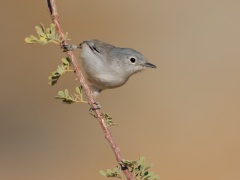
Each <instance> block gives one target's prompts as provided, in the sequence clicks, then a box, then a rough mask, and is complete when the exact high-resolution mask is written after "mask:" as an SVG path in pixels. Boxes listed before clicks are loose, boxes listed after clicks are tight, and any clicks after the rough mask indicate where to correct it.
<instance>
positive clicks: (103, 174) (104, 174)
mask: <svg viewBox="0 0 240 180" xmlns="http://www.w3.org/2000/svg"><path fill="white" fill-rule="evenodd" d="M99 173H100V174H101V175H102V176H105V177H107V174H106V173H105V172H104V171H102V170H100V171H99Z"/></svg>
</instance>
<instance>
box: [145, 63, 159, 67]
mask: <svg viewBox="0 0 240 180" xmlns="http://www.w3.org/2000/svg"><path fill="white" fill-rule="evenodd" d="M143 66H144V67H148V68H157V66H155V65H154V64H151V63H149V62H146V63H145V64H144V65H143Z"/></svg>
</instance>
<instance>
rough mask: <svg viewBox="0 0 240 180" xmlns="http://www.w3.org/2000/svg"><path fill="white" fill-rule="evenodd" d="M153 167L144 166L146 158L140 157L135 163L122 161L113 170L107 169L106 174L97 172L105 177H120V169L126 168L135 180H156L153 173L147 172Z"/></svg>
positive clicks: (156, 177)
mask: <svg viewBox="0 0 240 180" xmlns="http://www.w3.org/2000/svg"><path fill="white" fill-rule="evenodd" d="M152 166H153V165H152V164H150V165H146V158H145V157H144V156H142V157H140V159H139V160H136V161H129V160H124V159H123V160H122V162H120V163H119V165H118V166H117V167H116V168H114V169H113V170H110V169H107V171H106V172H104V171H102V170H101V171H99V173H100V174H101V175H103V176H105V177H116V178H122V177H121V174H120V173H121V171H120V169H121V168H126V167H127V168H128V169H129V170H130V172H131V173H132V174H133V175H134V178H135V179H142V180H158V178H159V177H158V176H157V175H155V173H154V172H153V171H149V169H150V168H151V167H152Z"/></svg>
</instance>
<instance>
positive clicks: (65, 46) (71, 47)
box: [62, 44, 81, 52]
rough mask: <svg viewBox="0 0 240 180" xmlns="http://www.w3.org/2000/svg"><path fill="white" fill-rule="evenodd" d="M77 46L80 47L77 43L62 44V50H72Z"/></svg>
mask: <svg viewBox="0 0 240 180" xmlns="http://www.w3.org/2000/svg"><path fill="white" fill-rule="evenodd" d="M77 48H81V47H80V46H77V45H71V44H68V45H62V49H63V52H67V51H74V50H75V49H77Z"/></svg>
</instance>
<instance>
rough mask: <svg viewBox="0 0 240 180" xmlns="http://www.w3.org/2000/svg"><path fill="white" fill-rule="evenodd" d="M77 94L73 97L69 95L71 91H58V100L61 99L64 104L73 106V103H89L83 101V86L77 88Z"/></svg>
mask: <svg viewBox="0 0 240 180" xmlns="http://www.w3.org/2000/svg"><path fill="white" fill-rule="evenodd" d="M75 90H76V93H74V94H73V95H70V94H69V91H68V90H67V89H65V90H64V91H58V96H56V97H55V98H56V99H61V100H62V102H63V103H66V104H72V103H79V102H82V103H87V102H86V101H84V100H83V90H82V86H80V87H76V88H75Z"/></svg>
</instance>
